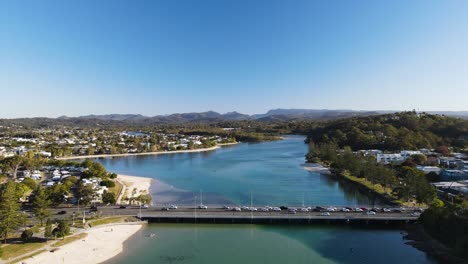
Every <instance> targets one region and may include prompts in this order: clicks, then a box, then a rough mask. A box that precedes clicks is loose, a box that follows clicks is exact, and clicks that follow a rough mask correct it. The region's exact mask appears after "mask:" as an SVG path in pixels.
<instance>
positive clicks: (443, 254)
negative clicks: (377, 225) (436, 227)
mask: <svg viewBox="0 0 468 264" xmlns="http://www.w3.org/2000/svg"><path fill="white" fill-rule="evenodd" d="M405 231H406V235H405V236H404V239H406V240H408V241H407V242H405V244H407V245H410V246H412V247H414V248H416V249H418V250H420V251H422V252H425V253H426V254H428V255H430V256H432V257H433V258H435V259H436V260H437V261H440V262H441V263H454V264H455V263H460V264H461V263H466V261H467V260H466V259H463V258H460V257H458V256H455V255H453V254H452V252H451V251H452V250H451V249H450V248H449V247H447V246H445V245H444V244H442V243H441V242H439V241H438V240H437V239H435V238H433V237H432V236H431V235H429V234H428V233H427V232H426V231H425V230H424V227H423V226H422V225H421V224H417V225H416V226H407V227H406V228H405Z"/></svg>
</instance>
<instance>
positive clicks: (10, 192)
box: [0, 181, 26, 242]
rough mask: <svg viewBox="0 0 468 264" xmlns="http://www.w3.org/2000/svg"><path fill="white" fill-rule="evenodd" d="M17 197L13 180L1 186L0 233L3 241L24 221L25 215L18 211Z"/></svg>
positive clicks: (19, 207)
mask: <svg viewBox="0 0 468 264" xmlns="http://www.w3.org/2000/svg"><path fill="white" fill-rule="evenodd" d="M19 198H20V197H19V195H18V192H17V188H16V183H15V182H13V181H9V182H7V183H6V184H5V185H3V186H2V188H1V192H0V233H1V235H3V238H4V239H5V242H6V239H7V237H8V234H10V233H11V232H13V231H15V230H16V229H18V228H19V227H20V226H21V225H23V224H24V223H25V222H26V218H25V216H24V215H23V214H22V213H21V211H20V209H21V206H20V204H19V203H18V199H19Z"/></svg>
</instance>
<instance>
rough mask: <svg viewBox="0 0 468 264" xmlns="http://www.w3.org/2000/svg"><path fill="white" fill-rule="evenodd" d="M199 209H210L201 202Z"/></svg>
mask: <svg viewBox="0 0 468 264" xmlns="http://www.w3.org/2000/svg"><path fill="white" fill-rule="evenodd" d="M198 209H208V206H206V205H203V204H201V205H199V206H198Z"/></svg>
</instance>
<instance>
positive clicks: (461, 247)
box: [420, 199, 468, 258]
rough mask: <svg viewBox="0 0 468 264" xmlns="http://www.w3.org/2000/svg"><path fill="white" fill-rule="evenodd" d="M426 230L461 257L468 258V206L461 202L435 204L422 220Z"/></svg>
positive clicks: (426, 211) (423, 215)
mask: <svg viewBox="0 0 468 264" xmlns="http://www.w3.org/2000/svg"><path fill="white" fill-rule="evenodd" d="M420 221H421V223H422V225H423V226H424V229H425V230H426V231H427V232H428V233H429V234H430V235H431V236H433V237H434V238H436V239H437V240H439V241H441V242H442V243H444V244H445V245H447V246H449V247H450V248H452V249H453V251H454V253H455V254H456V255H458V256H461V257H465V258H467V257H468V250H467V249H468V232H467V230H468V204H467V202H466V200H463V199H461V200H459V201H458V202H455V203H454V204H446V205H445V206H444V204H443V203H441V202H439V203H435V204H433V205H432V206H431V207H430V208H429V209H427V210H425V211H424V212H423V213H422V215H421V218H420Z"/></svg>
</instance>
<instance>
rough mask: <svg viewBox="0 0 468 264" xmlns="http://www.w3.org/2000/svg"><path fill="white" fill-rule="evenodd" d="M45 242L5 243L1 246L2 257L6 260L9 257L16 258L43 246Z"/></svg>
mask: <svg viewBox="0 0 468 264" xmlns="http://www.w3.org/2000/svg"><path fill="white" fill-rule="evenodd" d="M45 245H46V243H45V242H30V243H18V244H7V245H5V246H3V247H2V250H3V254H2V259H3V260H8V259H11V258H16V257H18V256H21V255H23V254H27V253H28V252H31V251H34V250H37V249H39V248H41V247H43V246H45Z"/></svg>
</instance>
